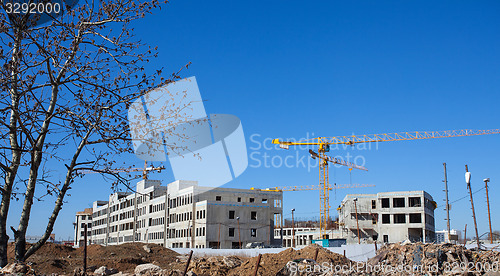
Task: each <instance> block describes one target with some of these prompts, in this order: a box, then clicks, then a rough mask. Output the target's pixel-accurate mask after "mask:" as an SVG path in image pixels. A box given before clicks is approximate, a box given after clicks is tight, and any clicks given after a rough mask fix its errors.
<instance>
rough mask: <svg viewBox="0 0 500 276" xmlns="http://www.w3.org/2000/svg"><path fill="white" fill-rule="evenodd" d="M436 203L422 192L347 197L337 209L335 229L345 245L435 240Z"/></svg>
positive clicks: (352, 195) (351, 195)
mask: <svg viewBox="0 0 500 276" xmlns="http://www.w3.org/2000/svg"><path fill="white" fill-rule="evenodd" d="M435 208H436V203H435V202H434V200H433V199H432V197H431V195H429V194H428V193H426V192H424V191H407V192H385V193H378V194H350V195H347V196H346V197H345V198H344V199H343V200H342V203H341V205H340V206H339V209H338V211H339V225H340V227H341V229H342V231H343V232H344V234H345V237H346V238H347V243H348V244H349V243H358V227H359V239H360V240H361V241H362V242H365V243H366V242H373V241H377V242H383V243H394V242H401V241H404V240H410V241H423V242H432V241H434V240H435V231H434V209H435Z"/></svg>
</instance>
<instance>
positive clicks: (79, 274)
mask: <svg viewBox="0 0 500 276" xmlns="http://www.w3.org/2000/svg"><path fill="white" fill-rule="evenodd" d="M71 275H73V276H83V275H84V273H83V269H82V268H81V267H77V268H75V270H73V274H71Z"/></svg>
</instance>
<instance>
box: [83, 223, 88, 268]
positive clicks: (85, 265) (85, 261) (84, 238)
mask: <svg viewBox="0 0 500 276" xmlns="http://www.w3.org/2000/svg"><path fill="white" fill-rule="evenodd" d="M83 231H84V233H83V275H87V223H85V225H84V226H83Z"/></svg>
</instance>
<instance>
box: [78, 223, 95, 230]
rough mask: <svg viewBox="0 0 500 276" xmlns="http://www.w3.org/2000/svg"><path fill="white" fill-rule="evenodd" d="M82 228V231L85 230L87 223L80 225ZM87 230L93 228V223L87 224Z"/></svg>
mask: <svg viewBox="0 0 500 276" xmlns="http://www.w3.org/2000/svg"><path fill="white" fill-rule="evenodd" d="M80 227H81V228H82V229H83V228H85V223H82V224H81V225H80ZM87 228H92V223H91V222H89V223H87Z"/></svg>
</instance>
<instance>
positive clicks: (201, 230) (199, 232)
mask: <svg viewBox="0 0 500 276" xmlns="http://www.w3.org/2000/svg"><path fill="white" fill-rule="evenodd" d="M195 234H196V236H197V237H200V236H205V227H198V228H196V233H195Z"/></svg>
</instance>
